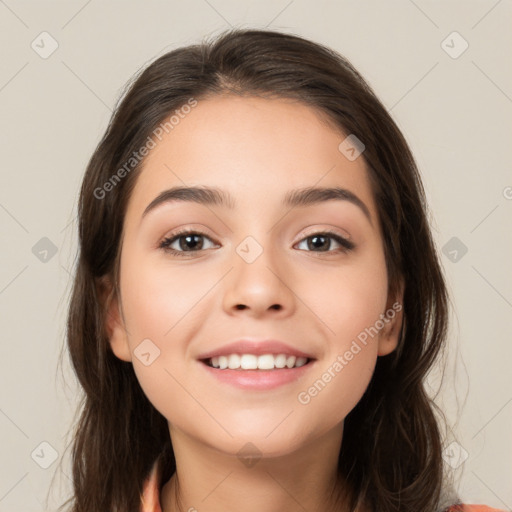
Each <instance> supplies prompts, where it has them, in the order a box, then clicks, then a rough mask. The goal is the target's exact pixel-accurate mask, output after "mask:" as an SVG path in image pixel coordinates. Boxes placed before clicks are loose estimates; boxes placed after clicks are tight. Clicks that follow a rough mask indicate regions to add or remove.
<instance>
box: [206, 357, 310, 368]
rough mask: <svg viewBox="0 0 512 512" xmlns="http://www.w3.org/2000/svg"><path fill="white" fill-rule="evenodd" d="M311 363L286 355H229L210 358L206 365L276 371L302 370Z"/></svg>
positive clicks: (304, 359)
mask: <svg viewBox="0 0 512 512" xmlns="http://www.w3.org/2000/svg"><path fill="white" fill-rule="evenodd" d="M309 361H310V359H309V358H307V357H296V356H292V355H286V354H262V355H255V354H229V355H223V356H217V357H212V358H209V359H207V360H205V363H206V364H207V365H208V366H211V367H212V368H218V369H220V370H226V369H229V370H274V369H284V368H300V367H301V366H304V365H305V364H307V363H308V362H309Z"/></svg>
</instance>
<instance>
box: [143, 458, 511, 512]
mask: <svg viewBox="0 0 512 512" xmlns="http://www.w3.org/2000/svg"><path fill="white" fill-rule="evenodd" d="M158 481H159V474H158V467H157V464H156V463H155V465H154V466H153V468H152V470H151V474H150V475H149V477H148V478H147V479H146V481H145V482H144V486H143V493H142V496H141V509H140V512H162V506H161V503H160V495H159V488H158V487H159V486H158ZM443 512H505V511H504V510H499V509H497V508H491V507H487V506H486V505H465V504H459V505H451V506H450V507H448V508H445V509H444V510H443Z"/></svg>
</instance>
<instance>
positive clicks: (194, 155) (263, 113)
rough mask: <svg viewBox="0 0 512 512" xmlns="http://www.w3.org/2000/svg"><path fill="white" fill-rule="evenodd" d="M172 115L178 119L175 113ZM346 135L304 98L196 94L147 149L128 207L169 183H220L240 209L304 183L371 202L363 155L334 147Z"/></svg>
mask: <svg viewBox="0 0 512 512" xmlns="http://www.w3.org/2000/svg"><path fill="white" fill-rule="evenodd" d="M175 119H176V118H175ZM347 135H348V134H345V133H343V131H342V130H341V129H338V128H336V127H335V126H334V125H333V123H330V122H328V121H327V118H326V116H325V115H323V114H322V113H320V112H319V111H318V110H316V109H314V108H313V107H310V106H308V105H306V104H304V103H301V102H298V101H294V100H288V99H281V98H279V99H264V98H260V97H240V96H234V95H228V96H217V97H213V98H210V99H206V100H199V101H198V103H197V105H196V106H195V107H194V108H192V109H191V111H190V112H189V113H188V114H186V115H183V116H181V117H180V119H179V122H178V123H176V124H173V126H172V129H168V133H164V134H163V135H162V136H161V140H158V139H155V142H156V146H155V147H154V149H151V151H150V152H149V154H148V155H147V156H146V158H145V160H144V162H143V166H142V170H141V173H140V175H139V176H138V178H137V183H136V186H135V189H134V191H133V194H132V198H131V200H130V205H129V210H131V211H133V210H136V212H137V214H138V215H139V216H140V215H141V214H142V212H143V211H144V209H145V208H146V206H147V205H148V203H149V202H151V200H153V199H154V198H155V197H156V196H157V195H158V194H159V193H161V192H162V191H163V190H165V189H167V188H171V187H174V186H178V185H179V186H190V185H204V186H214V187H218V188H222V189H225V190H226V191H228V192H230V193H231V194H232V195H233V196H234V197H235V198H236V207H237V208H241V207H244V206H248V205H249V204H252V205H253V206H257V204H260V205H261V204H262V201H274V200H275V201H281V200H282V197H283V196H284V195H285V194H286V192H287V191H289V190H290V189H293V188H301V187H315V186H319V187H331V186H341V187H343V188H346V189H349V190H350V191H352V192H353V193H355V194H356V195H357V196H358V197H360V198H361V199H362V200H363V202H365V203H366V205H367V206H368V209H369V210H370V212H371V215H372V217H373V218H376V211H375V205H374V203H373V197H372V193H371V188H370V182H369V178H368V174H367V169H366V165H365V162H364V160H363V158H362V157H360V158H357V159H356V160H354V161H350V160H348V159H347V158H346V156H345V155H344V154H343V153H342V152H341V151H340V150H339V145H340V143H341V142H342V141H343V140H344V139H345V138H346V136H347Z"/></svg>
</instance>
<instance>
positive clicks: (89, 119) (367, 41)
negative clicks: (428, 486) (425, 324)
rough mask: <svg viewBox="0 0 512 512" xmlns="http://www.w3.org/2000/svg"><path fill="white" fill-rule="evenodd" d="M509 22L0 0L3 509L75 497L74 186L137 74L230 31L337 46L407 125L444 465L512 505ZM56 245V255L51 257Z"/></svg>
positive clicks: (384, 11) (340, 6)
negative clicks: (438, 278)
mask: <svg viewBox="0 0 512 512" xmlns="http://www.w3.org/2000/svg"><path fill="white" fill-rule="evenodd" d="M511 18H512V4H511V2H510V1H509V0H502V1H496V0H485V1H483V0H482V1H472V2H470V1H426V0H415V1H412V0H400V1H392V2H391V1H388V2H377V1H371V2H370V1H359V2H356V1H351V2H349V1H340V2H334V1H331V2H328V1H319V0H317V1H315V2H313V1H304V0H275V1H270V0H266V1H259V2H256V1H251V2H247V1H246V2H236V1H234V0H208V1H207V0H194V1H190V2H183V1H180V2H178V1H176V0H173V1H166V2H157V1H146V2H142V1H136V2H135V1H134V2H113V1H110V2H107V1H104V2H101V1H100V0H92V1H87V0H83V1H80V2H73V1H66V2H43V1H37V2H36V1H33V2H19V1H14V0H5V1H0V43H1V48H2V66H1V68H0V108H1V113H2V114H1V122H0V130H1V134H0V137H1V140H2V162H1V187H0V230H1V239H2V251H1V264H0V308H1V318H2V324H1V327H2V329H1V340H2V341H1V343H2V345H1V347H2V357H1V358H0V389H1V401H0V440H1V445H2V452H1V457H0V511H2V512H4V511H5V512H7V511H8V512H15V511H23V512H32V511H34V512H35V511H42V510H54V509H55V508H56V504H57V503H60V502H61V500H62V499H64V497H66V495H67V492H69V490H70V487H69V484H70V481H69V479H68V477H67V476H66V475H69V467H68V463H69V458H68V452H66V453H64V450H65V448H66V446H67V444H68V443H69V440H70V437H69V435H68V430H69V428H70V425H71V421H72V416H73V412H74V406H75V404H76V397H77V388H76V383H75V380H74V378H73V376H72V374H71V372H70V368H69V364H68V361H67V359H66V358H65V359H64V365H63V375H62V374H61V372H60V369H59V368H58V366H57V363H58V355H59V351H60V349H61V347H62V345H63V342H64V332H65V331H64V323H65V314H66V306H67V297H68V293H69V288H70V272H72V269H73V264H74V263H73V262H74V257H75V254H76V233H75V231H76V224H75V223H74V221H73V219H74V217H75V214H76V200H77V193H78V188H79V184H80V181H81V178H82V174H83V171H84V168H85V165H86V163H87V161H88V158H89V157H90V155H91V153H92V151H93V149H94V147H95V145H96V143H97V142H98V140H99V139H100V137H101V135H102V134H103V131H104V129H105V127H106V125H107V122H108V119H109V117H110V114H111V109H112V108H113V106H114V104H115V101H116V100H117V98H118V96H119V94H120V92H121V90H122V87H123V85H124V84H125V82H126V81H127V80H128V79H129V78H130V77H131V76H132V75H133V74H134V73H135V72H136V71H137V70H138V69H139V68H140V67H141V66H143V65H144V64H146V63H148V62H150V61H152V60H153V59H154V58H155V57H157V56H159V55H161V54H162V53H164V52H166V51H168V50H170V49H172V48H176V47H178V46H182V45H185V44H190V43H194V42H198V41H200V40H201V39H202V38H203V37H204V36H206V35H213V34H217V33H219V32H220V31H222V30H223V29H225V28H228V27H229V26H230V25H233V26H243V27H258V28H263V27H269V28H273V29H277V30H283V31H288V32H293V33H297V34H300V35H303V36H306V37H309V38H312V39H313V40H316V41H318V42H321V43H324V44H327V45H329V46H331V47H333V48H335V49H336V50H338V51H340V52H341V53H342V54H344V55H345V56H346V57H348V58H349V59H350V60H351V61H352V62H353V64H354V65H355V66H356V67H357V68H358V69H359V70H360V71H361V73H362V74H363V75H364V76H365V77H366V78H367V79H368V81H369V82H370V84H371V85H372V86H373V87H374V89H375V91H376V93H377V94H378V95H379V97H380V98H381V99H382V101H383V103H384V104H385V105H386V107H387V108H388V109H389V110H390V111H391V113H392V115H393V116H394V118H395V119H396V121H397V122H398V124H399V126H400V127H401V129H402V130H403V131H404V134H405V136H406V138H407V140H408V141H409V143H410V144H411V147H412V149H413V152H414V154H415V155H416V158H417V160H418V164H419V166H420V169H421V171H422V173H423V176H424V183H425V187H426V190H427V194H428V198H429V201H430V205H431V209H432V222H433V229H434V234H435V237H436V241H437V243H438V246H439V250H440V251H443V252H444V253H446V254H443V255H442V262H443V265H444V267H445V270H446V275H447V279H448V283H449V286H450V291H451V294H452V300H453V303H454V306H455V309H454V315H453V323H452V328H451V335H450V351H449V356H450V357H449V360H448V366H447V371H446V376H445V380H444V381H443V386H442V388H441V394H440V396H439V404H440V405H441V406H443V407H445V408H446V411H447V414H448V418H449V419H450V420H451V421H452V423H453V424H455V423H457V424H456V425H454V426H455V428H454V430H453V432H451V433H450V435H449V436H448V438H447V440H446V444H447V445H448V444H449V443H451V442H453V441H455V442H457V443H458V444H457V445H451V451H450V450H447V452H446V454H445V455H446V464H451V465H452V466H458V468H457V472H456V474H457V477H458V480H459V484H458V485H459V492H460V494H461V496H462V497H463V499H464V500H465V501H466V502H469V503H487V504H488V505H492V506H495V507H500V508H503V509H507V510H510V509H511V507H512V485H511V482H512V478H511V474H512V472H511V470H512V439H511V431H512V429H511V424H512V382H511V378H510V375H511V371H510V366H511V356H512V343H511V336H510V328H511V318H512V315H511V313H512V272H511V270H510V268H511V267H510V262H511V261H512V258H511V256H512V240H511V236H510V234H511V233H512V229H511V228H512V173H511V172H510V144H511V140H512V70H511V66H510V63H511V62H512V60H511V57H512V31H511V30H510V27H511V21H512V19H511ZM44 31H46V32H48V33H49V34H50V36H47V35H43V36H40V34H41V32H44ZM454 31H457V32H458V33H459V34H460V36H461V37H462V38H463V39H460V38H458V36H456V35H455V36H454V35H450V34H452V32H454ZM52 39H54V40H55V41H56V42H57V43H58V48H57V49H56V51H55V52H54V53H53V54H51V55H49V56H46V57H47V58H42V56H41V53H44V51H49V50H50V49H51V44H52ZM444 40H446V42H445V43H444V44H442V42H443V41H444ZM33 41H34V46H35V48H37V50H38V52H39V53H38V52H36V51H35V50H34V49H33V48H32V47H31V44H32V42H33ZM464 41H467V43H468V44H469V47H468V48H467V49H466V51H464V52H463V53H462V54H461V55H459V56H458V57H457V58H453V55H455V54H456V53H458V52H459V51H460V50H461V49H463V45H464ZM54 44H55V43H54ZM446 50H447V51H448V52H451V53H452V56H450V55H449V53H447V51H446ZM44 237H46V238H48V239H49V240H50V241H51V244H50V242H49V241H48V240H43V241H40V240H41V239H42V238H44ZM453 237H456V240H451V239H452V238H453ZM450 240H451V242H450ZM449 242H450V243H449ZM36 244H39V245H36ZM446 244H449V245H446ZM450 244H452V245H450ZM453 244H455V245H453ZM461 244H464V245H465V246H466V247H467V253H466V254H464V255H463V256H461V254H462V253H461V252H460V249H459V248H460V247H461ZM51 245H53V246H55V250H56V251H57V252H56V254H55V255H52V253H51V251H50V252H48V253H46V254H45V253H44V252H42V251H44V249H45V248H46V249H47V248H48V247H50V246H51ZM34 246H35V249H33V248H34ZM454 248H455V250H456V251H458V252H457V259H456V261H453V259H454V256H455V253H453V249H454ZM34 253H35V254H34ZM45 257H46V261H41V258H42V259H43V260H44V259H45ZM437 381H438V379H437V378H436V375H434V374H433V375H432V380H431V381H430V382H431V384H432V385H433V386H435V383H436V382H437ZM41 443H46V444H43V445H41ZM53 450H54V451H55V453H54V451H53ZM54 456H55V457H56V458H55V457H54ZM63 457H64V458H63ZM466 457H467V458H466ZM54 458H55V460H53V459H54ZM60 462H62V465H61V469H62V470H63V473H61V472H60V471H58V470H59V466H58V465H59V463H60ZM47 465H49V467H48V468H47V469H44V467H42V466H47ZM54 474H55V479H54V487H53V491H52V493H51V494H50V496H49V497H48V500H49V502H48V505H46V501H45V500H46V499H47V493H48V489H49V486H50V482H51V480H52V477H53V476H54ZM45 507H48V508H45Z"/></svg>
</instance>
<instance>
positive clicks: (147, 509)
mask: <svg viewBox="0 0 512 512" xmlns="http://www.w3.org/2000/svg"><path fill="white" fill-rule="evenodd" d="M79 235H80V254H79V260H78V267H77V269H76V277H75V282H74V288H73V293H72V299H71V304H70V309H69V318H68V345H69V350H70V354H71V358H72V362H73V365H74V369H75V371H76V374H77V376H78V379H79V381H80V383H81V385H82V386H83V388H84V392H85V399H84V403H83V409H82V413H81V418H80V420H79V422H78V424H77V428H76V436H75V440H74V444H73V479H74V496H73V498H72V505H71V506H72V508H71V510H72V511H73V512H86V511H87V512H92V511H94V512H96V511H98V510H101V511H143V512H157V511H163V512H175V511H189V512H192V511H198V512H202V511H211V512H216V511H232V510H233V511H234V510H244V511H245V512H252V511H266V512H268V511H277V510H279V511H283V510H286V511H287V512H294V511H304V510H307V511H317V510H323V511H343V512H349V511H352V512H354V511H358V512H376V511H378V512H388V511H389V512H391V511H404V512H405V511H411V512H412V511H414V512H418V511H421V512H434V511H436V512H437V511H441V510H450V511H455V510H464V511H477V510H478V511H484V510H491V509H489V508H487V507H483V506H468V505H462V504H461V503H460V500H458V498H457V496H456V495H454V493H453V491H451V489H452V488H451V486H450V484H449V482H450V474H449V473H447V472H445V467H444V466H443V459H442V436H441V429H440V427H439V425H438V419H437V418H436V417H435V415H434V413H435V411H436V408H435V405H434V403H433V402H432V401H431V400H430V398H429V397H428V395H427V393H426V391H425V384H424V381H425V376H426V374H427V372H428V371H429V369H430V368H431V367H432V365H433V364H434V363H435V362H436V360H437V357H438V355H439V354H440V351H441V349H442V347H443V344H444V342H445V337H446V332H447V316H448V297H447V291H446V288H445V282H444V279H443V275H442V271H441V268H440V265H439V261H438V254H437V252H436V249H435V245H434V243H433V240H432V236H431V233H430V229H429V226H428V221H427V206H426V202H425V195H424V191H423V188H422V184H421V180H420V176H419V173H418V170H417V168H416V165H415V162H414V159H413V156H412V155H411V152H410V150H409V148H408V146H407V143H406V141H405V140H404V137H403V135H402V134H401V133H400V131H399V129H398V128H397V126H396V124H395V123H394V122H393V120H392V119H391V117H390V116H389V114H388V113H387V111H386V109H385V108H384V107H383V105H382V104H381V103H380V102H379V100H378V99H377V98H376V96H375V94H374V93H373V91H372V90H371V88H370V87H369V86H368V84H367V83H366V82H365V81H364V79H363V78H362V77H361V75H360V74H359V73H358V72H357V71H356V70H355V69H354V68H353V67H352V65H351V64H350V63H349V62H348V61H347V60H346V59H344V58H343V57H342V56H340V55H339V54H337V53H336V52H334V51H332V50H330V49H328V48H325V47H323V46H321V45H318V44H315V43H313V42H311V41H308V40H305V39H303V38H300V37H297V36H293V35H289V34H283V33H278V32H272V31H260V30H232V31H229V32H226V33H224V34H222V35H221V37H219V38H218V39H216V40H215V41H213V42H209V43H204V44H201V45H196V46H190V47H186V48H180V49H177V50H174V51H171V52H169V53H167V54H166V55H164V56H162V57H160V58H159V59H157V60H156V61H155V62H153V63H152V64H151V65H150V66H148V67H147V68H146V69H145V70H144V71H143V72H142V73H141V74H140V75H139V76H138V77H137V78H136V79H135V80H134V82H133V83H132V84H131V87H130V88H129V90H128V91H127V93H126V94H125V96H124V98H123V99H122V101H121V103H120V104H119V106H118V107H117V109H116V112H115V114H114V116H113V118H112V120H111V123H110V125H109V127H108V129H107V131H106V133H105V135H104V137H103V139H102V140H101V142H100V143H99V145H98V147H97V149H96V151H95V152H94V154H93V156H92V158H91V160H90V163H89V166H88V168H87V172H86V175H85V177H84V181H83V186H82V190H81V196H80V203H79Z"/></svg>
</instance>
